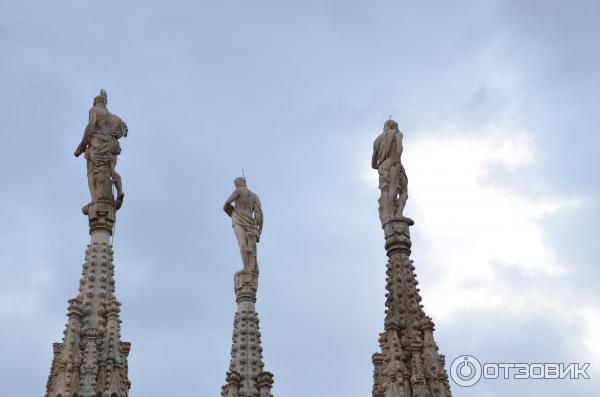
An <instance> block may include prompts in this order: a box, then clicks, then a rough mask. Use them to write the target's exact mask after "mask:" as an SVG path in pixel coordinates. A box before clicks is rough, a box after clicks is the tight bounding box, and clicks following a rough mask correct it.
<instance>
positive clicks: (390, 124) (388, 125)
mask: <svg viewBox="0 0 600 397" xmlns="http://www.w3.org/2000/svg"><path fill="white" fill-rule="evenodd" d="M397 129H398V123H396V122H395V121H394V120H392V119H389V120H387V121H386V122H385V124H384V125H383V130H384V131H388V130H392V131H393V130H397Z"/></svg>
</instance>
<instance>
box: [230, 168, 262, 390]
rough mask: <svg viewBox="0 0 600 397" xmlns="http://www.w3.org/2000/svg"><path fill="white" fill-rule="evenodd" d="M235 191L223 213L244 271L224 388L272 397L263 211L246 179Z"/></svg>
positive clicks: (238, 278)
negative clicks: (261, 301) (261, 274)
mask: <svg viewBox="0 0 600 397" xmlns="http://www.w3.org/2000/svg"><path fill="white" fill-rule="evenodd" d="M234 183H235V187H236V189H235V190H234V192H233V193H232V194H231V196H230V197H229V198H228V199H227V202H226V203H225V206H224V210H225V212H226V213H227V214H228V215H229V216H230V217H231V219H232V224H233V229H234V231H235V235H236V237H237V239H238V243H239V246H240V254H241V256H242V262H243V264H244V268H243V269H242V270H241V271H239V272H237V273H235V276H234V290H235V296H236V302H237V312H236V313H235V319H234V321H233V343H232V346H231V361H230V364H229V371H228V372H227V376H226V377H225V381H226V383H225V385H223V387H222V388H221V396H223V397H272V395H271V387H272V386H273V374H272V373H270V372H267V371H265V370H264V363H263V357H262V345H261V341H260V328H259V321H258V313H256V310H255V307H254V305H255V303H256V291H257V289H258V263H257V258H256V243H257V242H258V241H259V240H260V234H261V232H262V216H263V214H262V208H261V205H260V201H259V199H258V196H256V194H255V193H253V192H252V191H250V190H248V188H247V187H246V180H245V179H244V178H237V179H236V180H235V182H234Z"/></svg>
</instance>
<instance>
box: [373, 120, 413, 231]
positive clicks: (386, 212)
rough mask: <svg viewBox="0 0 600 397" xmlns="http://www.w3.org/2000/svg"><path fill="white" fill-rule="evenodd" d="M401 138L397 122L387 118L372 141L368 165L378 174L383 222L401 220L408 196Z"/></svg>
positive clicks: (380, 211)
mask: <svg viewBox="0 0 600 397" xmlns="http://www.w3.org/2000/svg"><path fill="white" fill-rule="evenodd" d="M402 138H403V135H402V132H400V130H399V129H398V123H396V122H395V121H394V120H392V119H389V120H387V121H386V122H385V124H384V126H383V132H382V133H381V134H380V135H379V136H378V137H377V138H376V139H375V143H374V144H373V158H372V160H371V166H372V167H373V168H374V169H376V170H377V171H378V173H379V189H380V190H381V196H380V198H379V219H380V220H381V223H382V224H383V225H385V224H386V223H387V222H389V221H390V220H392V219H403V215H402V212H403V211H404V206H405V205H406V200H407V199H408V179H407V177H406V172H405V171H404V167H403V166H402V162H401V156H402Z"/></svg>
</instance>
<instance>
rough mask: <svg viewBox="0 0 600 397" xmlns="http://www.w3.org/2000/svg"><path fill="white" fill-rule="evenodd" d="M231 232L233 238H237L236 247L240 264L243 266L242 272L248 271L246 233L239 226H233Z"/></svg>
mask: <svg viewBox="0 0 600 397" xmlns="http://www.w3.org/2000/svg"><path fill="white" fill-rule="evenodd" d="M233 231H234V233H235V237H236V238H237V241H238V245H239V246H240V255H241V256H242V263H243V265H244V270H248V267H249V263H248V262H249V261H248V253H247V250H248V249H247V245H246V231H245V230H244V228H243V227H241V226H240V225H233Z"/></svg>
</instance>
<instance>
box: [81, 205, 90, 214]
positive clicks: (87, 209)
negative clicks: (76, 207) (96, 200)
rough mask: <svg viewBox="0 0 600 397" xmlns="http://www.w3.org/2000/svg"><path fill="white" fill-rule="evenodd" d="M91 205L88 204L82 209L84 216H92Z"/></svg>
mask: <svg viewBox="0 0 600 397" xmlns="http://www.w3.org/2000/svg"><path fill="white" fill-rule="evenodd" d="M90 204H91V203H90ZM90 204H86V205H84V206H83V208H81V212H83V215H89V214H90Z"/></svg>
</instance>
